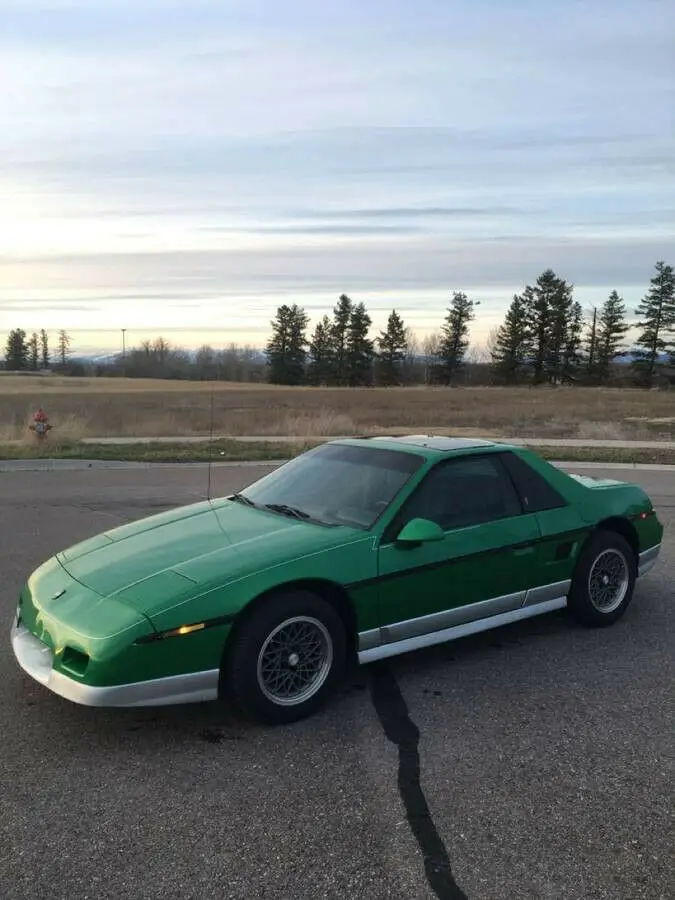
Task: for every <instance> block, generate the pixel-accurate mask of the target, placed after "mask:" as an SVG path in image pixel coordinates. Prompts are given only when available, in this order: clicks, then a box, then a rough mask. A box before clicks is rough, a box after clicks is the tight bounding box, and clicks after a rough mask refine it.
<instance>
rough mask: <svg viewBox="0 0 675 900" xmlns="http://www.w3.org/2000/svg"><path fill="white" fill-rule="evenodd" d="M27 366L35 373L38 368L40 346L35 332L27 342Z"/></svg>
mask: <svg viewBox="0 0 675 900" xmlns="http://www.w3.org/2000/svg"><path fill="white" fill-rule="evenodd" d="M28 366H29V367H30V368H31V369H33V371H34V372H37V370H38V368H39V366H40V344H39V338H38V333H37V331H34V332H33V334H32V335H31V337H30V340H29V341H28Z"/></svg>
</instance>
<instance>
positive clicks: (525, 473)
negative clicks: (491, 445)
mask: <svg viewBox="0 0 675 900" xmlns="http://www.w3.org/2000/svg"><path fill="white" fill-rule="evenodd" d="M502 460H503V461H504V465H505V466H506V469H507V471H508V473H509V475H510V476H511V478H512V479H513V483H514V484H515V486H516V489H517V491H518V493H519V494H520V496H521V497H522V499H523V504H524V506H525V509H526V510H527V512H542V511H543V510H545V509H558V508H559V507H561V506H565V505H566V502H565V499H564V498H563V497H561V495H560V494H559V493H558V492H557V491H556V489H555V488H554V487H552V486H551V485H550V484H549V483H548V481H546V479H545V478H543V477H542V476H541V475H540V474H539V473H538V472H535V471H534V469H533V468H532V467H531V466H529V465H528V464H527V463H526V462H525V460H524V459H522V458H521V457H520V456H517V455H516V454H515V453H504V454H503V455H502Z"/></svg>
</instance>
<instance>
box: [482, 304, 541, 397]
mask: <svg viewBox="0 0 675 900" xmlns="http://www.w3.org/2000/svg"><path fill="white" fill-rule="evenodd" d="M531 355H532V335H531V333H530V317H529V310H528V306H527V303H526V301H525V298H524V297H523V296H522V295H520V294H514V295H513V300H512V301H511V305H510V306H509V308H508V310H507V313H506V317H505V318H504V323H503V325H501V327H500V328H499V330H498V331H497V334H496V336H495V343H494V348H493V350H492V352H491V356H492V365H493V367H494V370H495V372H497V373H498V374H499V375H500V376H501V377H502V378H503V379H504V381H506V383H507V384H513V383H514V382H516V381H518V379H519V377H520V376H521V374H522V373H523V371H524V369H525V367H526V366H527V364H528V362H529V360H530V357H531Z"/></svg>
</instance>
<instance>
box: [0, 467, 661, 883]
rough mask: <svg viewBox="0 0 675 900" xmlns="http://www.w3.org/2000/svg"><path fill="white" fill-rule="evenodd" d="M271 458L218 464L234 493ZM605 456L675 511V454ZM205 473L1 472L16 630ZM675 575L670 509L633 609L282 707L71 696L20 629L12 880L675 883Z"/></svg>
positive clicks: (7, 719) (384, 667)
mask: <svg viewBox="0 0 675 900" xmlns="http://www.w3.org/2000/svg"><path fill="white" fill-rule="evenodd" d="M264 471H266V469H265V467H262V466H261V467H256V468H250V467H249V468H246V467H230V468H227V467H223V468H217V469H214V470H213V478H214V482H213V485H214V491H215V493H220V494H222V493H225V492H226V491H229V490H232V489H237V488H241V487H243V486H244V485H245V484H247V483H248V482H250V481H251V480H253V479H254V478H255V477H257V476H258V474H260V473H261V472H264ZM575 471H579V468H578V467H577V468H575ZM591 474H594V475H597V474H599V473H598V470H597V469H593V470H592V473H591ZM600 474H602V473H600ZM608 474H609V475H610V477H615V478H616V477H626V478H629V479H631V480H635V481H639V482H640V483H642V484H643V485H644V486H645V487H647V488H648V490H650V492H651V493H652V495H653V497H654V500H655V503H656V506H657V509H658V512H659V515H660V517H661V518H662V521H664V523H665V524H666V526H667V527H668V526H669V525H670V526H672V524H673V518H674V516H675V512H674V511H675V477H673V473H672V471H671V472H658V471H636V470H631V471H629V472H625V473H624V474H623V475H621V474H620V473H619V474H617V470H616V469H612V470H611V472H609V473H608ZM205 490H206V471H205V469H203V468H192V467H189V468H179V467H169V468H166V469H161V468H150V469H141V470H133V469H121V470H114V469H108V470H96V469H90V470H85V471H81V472H73V471H54V472H12V473H0V497H1V502H2V506H1V507H0V508H1V510H2V518H1V522H0V578H1V585H2V592H1V600H0V604H1V605H0V613H1V614H2V617H3V621H5V623H6V627H7V629H8V628H9V624H10V620H11V616H12V613H13V610H14V607H15V601H16V596H17V593H18V590H19V587H20V584H21V582H22V580H23V579H24V578H25V576H26V575H27V574H28V573H29V572H30V571H31V570H32V569H33V568H34V567H35V566H37V565H38V564H39V563H40V562H41V561H42V560H43V559H44V558H45V557H47V556H49V555H50V554H52V553H53V552H55V551H56V550H58V549H60V548H63V547H64V546H67V545H69V544H72V543H74V542H75V541H77V540H80V539H82V538H84V537H86V536H88V535H91V534H94V533H96V532H98V531H101V530H103V529H105V528H109V527H110V526H111V525H114V524H117V523H122V522H125V521H128V520H130V519H135V518H139V517H141V516H144V515H146V514H149V513H152V512H155V511H157V510H160V509H164V508H166V507H168V506H173V505H177V504H181V503H186V502H190V501H193V500H196V499H200V498H202V497H203V496H205ZM674 576H675V543H674V540H673V530H672V527H671V528H670V529H669V530H668V531H667V534H666V542H665V551H664V554H663V557H662V560H661V561H660V563H659V565H658V566H657V568H655V569H654V570H652V572H651V573H650V574H649V575H648V576H647V577H646V578H645V580H644V581H643V582H642V583H640V584H639V585H638V588H637V590H636V595H635V600H634V602H633V604H632V606H631V607H630V609H629V611H628V613H627V614H626V616H625V617H624V619H623V620H622V621H621V622H620V623H618V624H617V625H615V626H614V627H612V628H609V629H603V630H598V631H594V630H587V629H584V628H580V627H575V626H572V625H570V624H569V623H568V622H567V621H566V619H565V618H564V616H563V615H562V614H560V615H557V614H554V615H552V616H549V617H547V618H546V619H534V620H530V621H528V622H523V623H518V624H515V625H512V626H508V627H506V628H502V629H500V630H499V631H495V632H491V633H487V634H482V635H478V636H475V637H472V638H468V639H465V640H463V641H461V642H456V643H452V644H448V645H446V646H444V647H440V648H434V649H432V650H426V651H420V652H418V653H416V654H411V655H409V656H407V657H402V658H399V659H395V660H393V661H390V662H387V663H386V664H381V665H379V666H377V667H376V666H372V667H369V668H363V669H361V670H359V671H357V673H356V674H355V675H354V676H353V677H352V678H350V679H349V681H348V683H347V684H346V685H345V688H344V690H343V691H342V692H341V693H340V694H339V695H338V696H337V697H336V698H335V700H334V701H333V702H332V703H331V704H330V705H329V706H328V708H326V709H325V710H324V711H322V712H321V713H320V714H319V715H317V716H315V717H314V718H312V719H310V720H308V721H305V722H302V723H300V724H297V725H294V726H291V727H288V728H284V729H265V728H261V727H256V726H249V725H242V724H241V723H239V722H238V721H236V720H234V719H233V718H232V717H230V715H229V714H228V713H227V711H223V710H222V709H220V708H219V707H217V706H216V705H204V706H192V707H180V708H162V709H158V710H145V711H143V710H136V711H132V710H108V711H106V710H96V709H87V708H83V707H78V706H75V705H71V704H69V703H68V702H67V701H65V700H61V699H60V698H58V697H56V696H53V695H51V694H50V693H49V692H47V691H46V690H45V689H44V688H42V687H41V686H40V685H37V684H35V683H33V682H32V681H31V680H30V679H29V678H28V677H27V676H25V675H24V674H23V673H22V672H21V671H20V670H19V668H18V667H17V665H16V664H15V662H14V659H13V656H12V653H11V649H10V646H9V641H8V634H7V637H6V638H5V645H4V650H3V651H2V652H1V653H0V729H1V734H2V743H1V748H2V749H1V750H0V772H1V776H2V785H1V789H0V896H1V897H3V898H7V900H33V898H35V900H38V898H43V897H50V898H54V900H60V898H63V900H66V898H68V900H71V898H77V900H82V898H87V897H88V898H96V900H99V898H116V900H117V898H129V900H136V898H139V900H146V898H148V900H149V898H163V900H171V898H177V900H178V898H180V900H183V898H199V900H202V898H204V900H207V898H208V900H211V898H214V900H215V898H283V900H296V898H298V900H300V898H303V900H304V898H308V900H310V898H311V900H313V898H349V900H357V898H373V900H379V898H387V897H389V898H401V900H417V898H420V900H421V898H427V897H429V898H433V897H442V898H463V897H466V898H471V900H474V898H475V900H478V898H480V900H492V898H495V900H511V898H513V900H527V898H546V900H563V898H564V900H595V898H598V900H600V898H608V900H624V898H625V900H640V898H649V900H652V898H653V900H657V898H664V900H665V898H671V897H672V896H673V895H674V893H675V878H674V876H673V859H674V858H675V856H674V851H675V846H674V841H673V836H674V833H675V829H674V821H673V785H674V784H675V766H674V764H673V762H674V757H675V753H674V752H673V751H674V749H675V739H674V734H675V722H674V716H673V683H674V678H673V647H674V646H675V602H674V601H675V598H674V596H673V588H672V583H673V578H674ZM425 858H426V865H425Z"/></svg>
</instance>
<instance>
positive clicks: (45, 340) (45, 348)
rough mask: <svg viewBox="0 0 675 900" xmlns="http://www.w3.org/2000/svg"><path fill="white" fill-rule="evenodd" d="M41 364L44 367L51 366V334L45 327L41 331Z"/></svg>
mask: <svg viewBox="0 0 675 900" xmlns="http://www.w3.org/2000/svg"><path fill="white" fill-rule="evenodd" d="M40 366H41V368H43V369H48V368H49V336H48V335H47V332H46V331H45V330H44V328H43V329H42V331H41V332H40Z"/></svg>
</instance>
